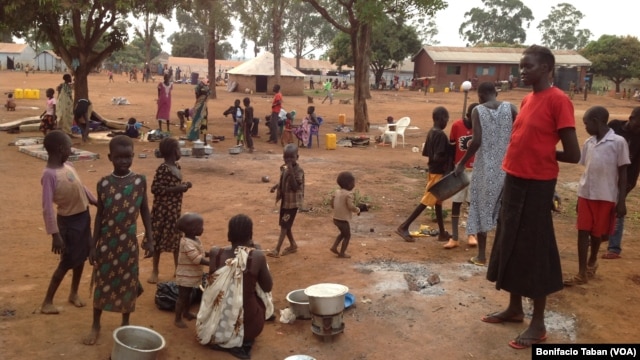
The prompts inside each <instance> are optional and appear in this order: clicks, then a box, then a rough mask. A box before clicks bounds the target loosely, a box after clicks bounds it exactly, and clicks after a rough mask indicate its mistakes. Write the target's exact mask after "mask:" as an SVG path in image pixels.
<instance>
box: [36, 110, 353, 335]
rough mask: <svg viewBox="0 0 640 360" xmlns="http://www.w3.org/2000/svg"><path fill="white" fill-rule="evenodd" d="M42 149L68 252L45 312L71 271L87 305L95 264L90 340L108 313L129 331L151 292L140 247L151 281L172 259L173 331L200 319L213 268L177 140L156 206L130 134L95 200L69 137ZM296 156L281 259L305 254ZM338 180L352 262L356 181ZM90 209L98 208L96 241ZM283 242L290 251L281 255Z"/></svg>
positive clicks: (49, 200)
mask: <svg viewBox="0 0 640 360" xmlns="http://www.w3.org/2000/svg"><path fill="white" fill-rule="evenodd" d="M247 105H248V104H247ZM44 147H45V149H46V150H47V153H48V154H49V157H48V160H47V166H46V168H45V171H44V172H43V176H42V187H43V195H42V204H43V214H44V221H45V225H46V229H47V233H48V234H50V235H51V237H52V251H53V253H55V254H60V262H59V265H58V267H57V269H56V270H55V272H54V274H53V276H52V278H51V281H50V284H49V288H48V290H47V293H46V296H45V299H44V301H43V303H42V306H41V312H42V313H44V314H57V313H58V309H57V308H56V307H55V306H54V305H53V297H54V295H55V293H56V291H57V289H58V287H59V285H60V283H61V282H62V280H63V278H64V276H65V274H66V273H67V272H68V270H72V271H73V278H72V286H71V292H70V294H69V301H70V302H71V303H73V304H74V305H75V306H77V307H82V306H84V305H85V303H84V301H83V300H81V299H80V298H79V296H78V286H79V282H80V279H81V276H82V271H83V268H84V262H85V260H86V259H87V258H88V259H89V263H90V264H91V265H92V276H91V288H92V289H93V290H92V291H93V323H92V325H91V330H90V332H89V335H87V336H86V337H85V338H84V340H83V342H84V343H85V344H87V345H92V344H95V342H96V340H97V338H98V336H99V333H100V328H101V316H102V312H103V311H111V312H120V313H121V314H122V321H121V324H122V326H125V325H128V324H129V321H130V319H129V318H130V314H131V313H132V312H133V311H135V304H136V298H137V297H139V296H140V295H141V294H142V292H143V289H142V285H141V281H140V279H139V262H138V258H139V248H140V247H141V248H142V249H143V250H144V257H145V258H152V259H153V270H152V274H151V277H150V278H149V279H148V282H149V283H156V282H157V281H158V272H159V261H160V254H161V253H162V252H171V253H172V254H173V259H174V265H175V267H176V271H175V277H176V283H177V285H178V286H179V298H178V301H177V304H176V312H175V314H176V315H175V325H176V326H177V327H181V328H183V327H186V325H185V323H184V322H183V318H184V319H187V320H191V319H193V318H195V316H194V315H193V314H191V313H190V312H189V295H190V294H191V290H192V288H193V287H195V286H198V285H200V284H201V279H202V269H201V268H200V265H207V264H209V260H208V258H209V256H208V255H209V254H208V253H207V252H205V251H204V250H203V247H202V244H201V243H200V240H199V236H200V235H201V234H202V232H203V226H204V225H203V219H202V217H201V216H200V215H198V214H193V213H186V214H182V197H183V194H184V193H185V192H186V191H188V190H189V189H190V188H191V187H192V185H191V183H190V182H185V181H183V179H182V173H181V169H180V166H179V164H178V163H177V161H178V160H180V156H181V153H180V148H179V144H178V141H177V140H176V139H175V138H165V139H163V140H162V141H161V142H160V146H159V147H160V153H161V155H162V157H163V158H164V162H163V163H162V164H160V166H159V167H158V169H157V170H156V174H155V176H154V179H153V182H152V184H151V193H152V194H153V195H154V200H153V207H152V208H150V207H149V205H148V199H147V180H146V176H144V175H142V174H137V173H135V172H133V171H132V170H131V165H132V163H133V157H134V143H133V141H132V139H131V138H130V137H128V136H126V135H115V136H114V137H113V138H112V139H111V141H110V142H109V154H108V158H109V160H110V161H111V163H112V165H113V171H112V172H111V173H110V174H109V175H106V176H104V177H102V178H101V179H100V180H99V181H98V184H97V192H98V193H97V197H96V196H94V195H93V194H92V193H91V191H89V190H88V189H87V188H86V187H85V186H84V185H83V184H82V182H81V180H80V178H79V176H78V174H77V172H76V171H75V170H74V168H73V165H72V164H71V163H70V162H68V161H67V160H68V158H69V156H70V154H71V139H70V137H69V136H68V135H67V134H65V133H64V132H63V131H61V130H52V131H49V132H48V133H47V134H46V135H45V139H44ZM298 157H299V156H298V148H297V146H295V145H293V144H288V145H286V146H285V148H284V151H283V159H284V162H285V164H284V165H282V166H281V168H280V169H281V174H280V181H279V182H278V184H277V185H276V186H274V187H273V188H271V191H272V192H276V191H277V195H276V201H277V202H278V201H280V217H279V225H280V236H279V239H278V243H277V245H276V248H275V249H274V250H273V251H270V252H268V253H267V255H269V256H273V257H279V256H280V255H286V254H291V253H295V252H296V251H297V249H298V246H297V244H296V242H295V240H294V237H293V233H292V231H291V229H292V226H293V222H294V220H295V217H296V214H297V212H298V209H300V208H301V207H302V203H303V200H304V171H303V169H302V167H301V166H300V164H299V163H298ZM337 182H338V185H339V186H340V189H339V190H336V192H335V194H334V199H333V200H332V207H333V208H334V211H335V212H334V223H335V224H336V226H337V227H338V229H339V232H340V235H338V237H337V238H336V240H335V242H334V244H333V246H331V248H330V250H331V251H332V252H334V253H336V254H337V255H338V256H339V257H341V258H349V257H350V256H349V255H347V253H346V250H347V247H348V244H349V239H350V236H351V233H350V227H349V220H350V218H351V213H357V214H359V209H358V208H357V207H355V205H354V203H353V193H352V190H353V188H354V186H355V179H354V177H353V175H352V174H351V173H348V172H343V173H340V175H339V176H338V180H337ZM90 204H91V205H95V206H96V207H97V210H96V218H95V221H94V224H93V225H94V227H93V235H92V234H91V224H90V222H91V218H90V214H89V210H88V205H90ZM56 206H57V211H56V209H54V207H56ZM56 213H57V214H56ZM56 215H57V216H56ZM138 217H140V218H141V219H142V224H143V226H144V230H145V231H144V234H145V236H144V240H143V241H142V244H140V246H139V245H138V240H137V234H138V231H137V229H136V226H137V225H136V224H137V219H138ZM285 237H286V238H287V239H288V241H289V247H287V248H286V249H285V250H284V251H283V252H282V253H280V248H281V246H282V244H283V241H284V238H285ZM340 244H342V245H341V247H340V249H339V250H338V246H339V245H340ZM114 259H116V260H115V261H114Z"/></svg>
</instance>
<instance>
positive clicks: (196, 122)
mask: <svg viewBox="0 0 640 360" xmlns="http://www.w3.org/2000/svg"><path fill="white" fill-rule="evenodd" d="M195 92H196V104H195V106H194V107H193V114H191V119H192V120H191V128H190V129H187V138H188V139H189V140H190V141H196V140H198V138H199V137H200V134H202V133H203V130H207V116H208V109H207V99H209V95H210V94H211V89H209V86H207V84H205V83H204V82H202V81H201V82H200V83H198V86H196V89H195Z"/></svg>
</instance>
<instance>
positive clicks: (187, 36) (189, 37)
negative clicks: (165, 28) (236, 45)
mask: <svg viewBox="0 0 640 360" xmlns="http://www.w3.org/2000/svg"><path fill="white" fill-rule="evenodd" d="M194 6H196V9H195V10H194V11H192V12H187V11H186V10H184V9H176V20H177V21H178V24H179V25H180V29H181V30H180V32H177V33H173V34H171V35H170V36H169V38H168V39H167V41H168V42H169V43H170V44H171V55H173V56H179V57H191V58H199V59H204V58H207V52H208V44H209V39H210V37H211V31H210V29H209V27H208V24H209V21H210V19H209V12H210V9H209V8H206V7H204V5H203V4H199V3H198V2H197V1H196V2H194ZM220 11H222V8H221V10H220ZM225 11H226V10H225ZM218 17H222V15H221V14H216V20H215V25H214V29H213V32H214V34H215V36H216V41H215V53H216V55H215V58H216V59H229V58H231V56H232V55H233V47H232V46H231V44H229V42H227V41H222V39H223V38H226V37H228V36H229V35H231V31H232V29H233V27H232V25H231V22H230V20H229V19H228V18H224V19H222V20H220V21H219V19H218Z"/></svg>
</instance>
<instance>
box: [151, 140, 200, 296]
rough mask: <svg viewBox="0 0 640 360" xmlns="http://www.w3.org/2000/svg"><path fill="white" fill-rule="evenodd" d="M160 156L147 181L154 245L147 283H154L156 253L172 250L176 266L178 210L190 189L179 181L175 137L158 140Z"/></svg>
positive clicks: (155, 279) (156, 277) (178, 157)
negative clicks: (150, 196) (149, 193)
mask: <svg viewBox="0 0 640 360" xmlns="http://www.w3.org/2000/svg"><path fill="white" fill-rule="evenodd" d="M159 148H160V155H162V157H163V158H164V162H163V163H162V164H160V166H158V169H157V170H156V174H155V176H154V177H153V182H152V183H151V193H152V194H153V206H152V209H151V228H152V229H153V239H154V241H155V248H154V251H153V271H152V272H151V277H149V279H148V280H147V282H148V283H150V284H155V283H157V282H158V269H159V265H160V254H161V253H163V252H170V253H173V263H174V266H176V268H177V266H178V258H179V248H180V237H181V234H180V231H179V229H177V225H176V224H177V222H178V219H179V218H180V212H181V211H182V196H183V194H184V193H185V192H187V190H189V189H190V188H191V183H190V182H188V181H187V182H184V181H182V180H183V179H182V172H181V171H180V164H178V163H177V161H178V160H180V157H181V153H180V144H179V143H178V140H176V139H175V138H164V139H162V141H160V146H159Z"/></svg>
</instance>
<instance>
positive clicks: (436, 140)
mask: <svg viewBox="0 0 640 360" xmlns="http://www.w3.org/2000/svg"><path fill="white" fill-rule="evenodd" d="M448 122H449V112H448V111H447V109H445V108H444V107H442V106H438V107H436V108H435V109H433V128H431V130H429V133H427V139H426V141H425V144H424V149H423V150H422V156H426V157H428V158H429V162H428V167H429V173H428V175H427V176H428V177H427V186H426V188H425V192H424V196H422V199H421V200H420V204H418V206H416V208H415V209H414V210H413V212H412V213H411V215H409V217H408V218H407V219H406V220H405V221H404V222H403V223H402V224H400V226H398V228H397V229H396V234H398V235H400V237H402V238H403V239H404V240H405V241H408V242H414V241H415V239H414V238H412V237H411V235H410V234H409V226H410V225H411V223H412V222H413V221H414V220H415V219H417V218H418V216H420V214H422V212H423V211H424V209H426V208H427V206H435V213H436V220H437V222H438V241H448V240H449V238H450V237H451V236H450V235H449V233H448V232H447V231H446V230H445V228H444V216H443V214H442V202H441V201H438V199H436V197H435V196H434V195H433V194H431V193H430V192H429V188H430V187H431V186H433V185H434V184H435V183H437V182H438V181H440V179H441V178H442V176H444V174H446V173H448V172H449V171H450V170H451V168H452V167H453V156H452V153H453V146H452V145H451V144H450V143H449V138H448V137H447V134H445V132H444V129H445V128H446V127H447V123H448Z"/></svg>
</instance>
